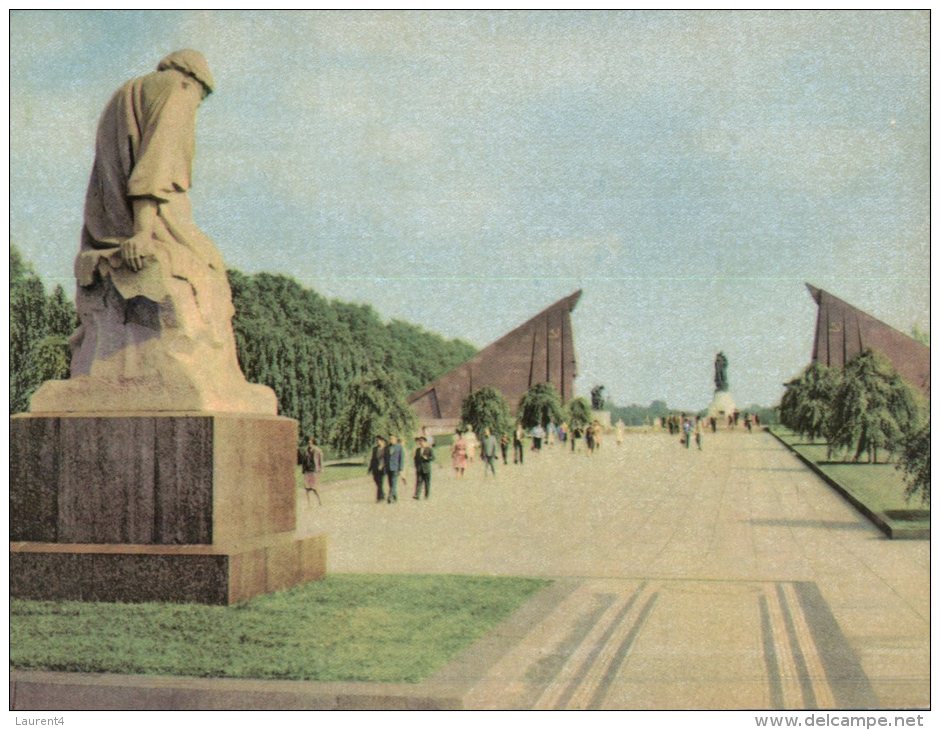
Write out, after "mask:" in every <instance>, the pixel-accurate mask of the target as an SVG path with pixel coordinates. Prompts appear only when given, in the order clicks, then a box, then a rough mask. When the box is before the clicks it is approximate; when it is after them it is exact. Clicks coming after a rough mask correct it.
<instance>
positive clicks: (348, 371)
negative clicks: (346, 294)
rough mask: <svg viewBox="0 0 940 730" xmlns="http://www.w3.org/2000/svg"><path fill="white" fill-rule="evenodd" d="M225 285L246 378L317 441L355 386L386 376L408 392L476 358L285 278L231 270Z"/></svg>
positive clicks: (457, 344)
mask: <svg viewBox="0 0 940 730" xmlns="http://www.w3.org/2000/svg"><path fill="white" fill-rule="evenodd" d="M229 281H230V283H231V285H232V300H233V303H234V304H235V318H234V320H233V326H234V329H235V339H236V343H237V346H238V357H239V361H240V362H241V366H242V370H243V371H244V372H245V377H246V378H248V380H250V381H252V382H255V383H263V384H265V385H268V386H270V387H271V388H273V389H274V392H275V393H277V397H278V405H279V408H280V412H281V413H282V414H283V415H285V416H290V417H291V418H296V419H297V420H298V421H299V422H300V431H301V434H312V435H314V436H316V437H317V439H320V440H324V441H325V440H326V439H327V436H328V435H329V434H331V433H332V432H333V431H334V429H333V425H334V421H335V420H336V419H337V418H338V417H339V414H340V412H341V411H343V410H344V406H345V405H346V404H347V402H348V397H347V390H348V388H349V387H350V385H351V383H352V382H353V381H355V380H357V379H360V378H363V377H365V376H367V375H370V374H377V373H388V374H389V375H390V376H392V377H393V378H394V379H396V380H397V382H398V384H399V386H400V390H401V391H403V392H404V393H410V392H412V391H414V390H417V389H418V388H420V387H421V386H422V385H425V384H426V383H428V382H430V381H431V380H433V379H434V378H435V377H437V376H438V375H441V374H443V373H445V372H447V370H449V369H451V368H453V367H456V366H457V365H459V364H460V363H462V362H464V361H466V360H467V359H469V358H470V357H472V356H473V354H474V352H475V350H474V349H473V347H472V346H470V345H468V344H467V343H465V342H461V341H459V340H450V341H448V340H445V339H444V338H442V337H440V336H439V335H435V334H432V333H430V332H426V331H425V330H423V329H421V328H420V327H417V326H415V325H411V324H408V323H407V322H401V321H397V320H396V321H392V322H391V323H389V324H384V323H383V322H382V321H381V319H379V316H378V314H376V312H375V310H373V309H372V307H370V306H368V305H360V304H349V303H345V302H340V301H332V302H328V301H327V300H326V299H324V298H323V297H321V296H320V295H319V294H317V293H316V292H313V291H311V290H309V289H304V288H303V287H302V286H300V284H298V283H297V282H296V281H294V280H293V279H291V278H289V277H286V276H280V275H273V274H255V275H253V276H246V275H245V274H242V273H240V272H238V271H229ZM346 423H347V427H348V426H349V422H348V421H347V422H346ZM360 426H363V427H364V424H360ZM337 433H338V432H337ZM347 436H351V433H350V432H347ZM355 440H356V439H353V440H352V441H350V440H349V438H345V439H344V444H345V445H346V446H347V447H348V446H350V445H351V444H352V443H353V441H355ZM369 443H371V435H370V439H369Z"/></svg>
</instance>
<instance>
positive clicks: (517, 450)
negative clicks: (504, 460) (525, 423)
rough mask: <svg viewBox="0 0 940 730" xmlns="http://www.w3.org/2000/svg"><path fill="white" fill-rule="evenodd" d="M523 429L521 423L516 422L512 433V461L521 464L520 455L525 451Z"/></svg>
mask: <svg viewBox="0 0 940 730" xmlns="http://www.w3.org/2000/svg"><path fill="white" fill-rule="evenodd" d="M524 445H525V429H524V428H523V427H522V424H521V423H517V424H516V430H515V431H514V432H513V434H512V463H513V464H521V463H522V456H523V454H524V453H525V449H524V448H523V447H524Z"/></svg>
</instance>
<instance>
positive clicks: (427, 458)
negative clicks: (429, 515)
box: [414, 436, 434, 499]
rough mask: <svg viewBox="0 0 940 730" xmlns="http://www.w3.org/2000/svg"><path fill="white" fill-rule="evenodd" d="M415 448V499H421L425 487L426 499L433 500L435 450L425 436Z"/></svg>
mask: <svg viewBox="0 0 940 730" xmlns="http://www.w3.org/2000/svg"><path fill="white" fill-rule="evenodd" d="M417 442H418V446H417V448H415V456H414V461H415V493H414V499H421V487H422V486H424V498H425V499H430V498H431V464H432V462H433V461H434V449H433V448H431V447H430V446H428V440H427V439H426V438H425V437H424V436H418V438H417Z"/></svg>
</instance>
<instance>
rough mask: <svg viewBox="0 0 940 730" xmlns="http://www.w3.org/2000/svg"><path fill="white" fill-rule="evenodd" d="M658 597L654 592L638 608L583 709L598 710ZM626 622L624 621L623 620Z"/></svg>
mask: <svg viewBox="0 0 940 730" xmlns="http://www.w3.org/2000/svg"><path fill="white" fill-rule="evenodd" d="M658 598H659V593H654V594H653V595H652V596H650V597H649V599H648V600H647V601H646V603H645V604H644V606H643V608H642V609H641V610H640V615H639V616H638V617H637V619H636V621H635V622H634V623H633V625H632V627H631V628H630V632H629V633H628V634H627V636H626V638H624V640H623V641H622V642H621V643H620V647H619V648H618V649H617V653H616V654H615V655H614V657H613V659H612V660H611V662H610V664H609V665H608V666H607V671H605V672H604V677H603V679H602V680H601V683H600V686H599V687H597V689H596V690H595V692H594V696H593V697H592V698H591V701H590V703H589V704H588V705H586V706H585V707H584V709H592V710H599V709H601V705H602V703H603V701H604V699H606V697H607V693H608V691H609V690H610V685H611V683H612V682H613V680H614V677H616V676H617V673H618V672H619V671H620V668H621V667H622V666H623V663H624V662H625V661H626V659H627V655H628V654H629V653H630V649H632V648H633V643H634V642H635V641H636V637H637V636H638V635H639V633H640V631H641V630H642V629H643V625H644V624H645V623H646V620H647V619H648V618H649V615H650V614H651V613H652V612H653V606H654V605H655V603H656V601H657V599H658ZM625 623H626V622H625Z"/></svg>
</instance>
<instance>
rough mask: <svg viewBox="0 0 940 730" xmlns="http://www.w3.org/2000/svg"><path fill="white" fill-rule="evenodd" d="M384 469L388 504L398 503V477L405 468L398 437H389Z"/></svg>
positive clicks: (403, 451) (403, 455)
mask: <svg viewBox="0 0 940 730" xmlns="http://www.w3.org/2000/svg"><path fill="white" fill-rule="evenodd" d="M385 468H386V470H387V471H388V503H389V504H391V503H392V502H397V501H398V477H399V475H400V474H401V472H402V469H404V468H405V450H404V449H403V448H402V447H401V444H400V443H398V436H390V437H389V445H388V455H387V457H386V467H385ZM402 481H404V477H402Z"/></svg>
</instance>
